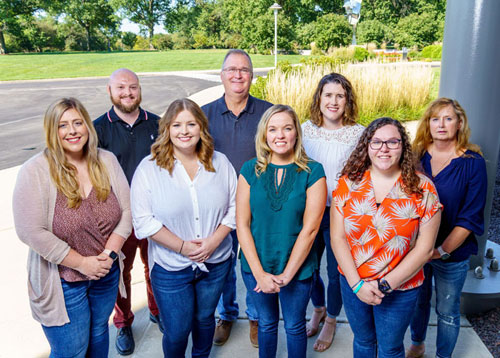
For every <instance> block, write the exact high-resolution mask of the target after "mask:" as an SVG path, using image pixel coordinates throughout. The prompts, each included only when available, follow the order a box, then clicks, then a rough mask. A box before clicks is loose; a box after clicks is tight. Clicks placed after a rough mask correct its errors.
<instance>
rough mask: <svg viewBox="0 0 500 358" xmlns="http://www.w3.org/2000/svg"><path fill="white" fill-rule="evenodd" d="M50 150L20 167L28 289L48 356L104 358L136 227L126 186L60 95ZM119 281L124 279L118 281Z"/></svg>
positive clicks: (50, 119)
mask: <svg viewBox="0 0 500 358" xmlns="http://www.w3.org/2000/svg"><path fill="white" fill-rule="evenodd" d="M44 130H45V140H46V145H47V148H45V150H44V151H43V152H42V153H40V154H37V155H35V156H34V157H33V158H31V159H30V160H28V161H27V162H26V163H25V164H24V165H23V166H22V168H21V170H20V171H19V175H18V178H17V182H16V187H15V190H14V198H13V209H14V222H15V227H16V232H17V234H18V236H19V238H20V239H21V241H23V242H24V243H26V244H27V245H28V246H29V247H30V250H29V257H28V291H29V296H30V304H31V309H32V314H33V317H34V318H35V320H37V321H38V322H40V323H41V324H42V328H43V331H44V333H45V335H46V337H47V339H48V341H49V344H50V347H51V355H50V356H51V357H55V358H57V357H107V354H108V346H109V334H108V319H109V316H110V314H111V312H112V310H113V306H114V302H115V299H116V295H117V292H118V289H119V288H120V293H122V295H124V294H125V293H124V290H123V287H122V283H121V277H120V276H121V275H120V267H119V266H121V262H122V258H121V257H120V256H122V255H120V253H121V251H120V250H121V247H122V245H123V243H124V241H125V238H127V237H128V236H129V234H130V232H131V229H132V225H131V214H130V200H129V187H128V183H127V179H126V178H125V175H124V174H123V172H122V169H121V168H120V165H119V164H118V161H117V159H116V158H115V156H114V155H113V154H112V153H110V152H107V151H104V150H99V149H97V135H96V132H95V130H94V127H93V126H92V122H91V121H90V118H89V115H88V113H87V111H86V110H85V108H84V107H83V105H82V104H81V103H80V102H79V101H78V100H76V99H74V98H63V99H60V100H58V101H56V102H54V103H53V104H52V105H50V106H49V108H48V109H47V112H46V113H45V118H44ZM119 282H120V284H119Z"/></svg>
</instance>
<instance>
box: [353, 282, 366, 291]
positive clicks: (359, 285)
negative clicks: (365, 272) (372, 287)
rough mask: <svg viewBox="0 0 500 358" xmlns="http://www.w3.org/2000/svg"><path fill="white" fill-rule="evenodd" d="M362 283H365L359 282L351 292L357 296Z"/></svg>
mask: <svg viewBox="0 0 500 358" xmlns="http://www.w3.org/2000/svg"><path fill="white" fill-rule="evenodd" d="M364 283H365V281H363V280H360V281H359V283H358V285H357V286H356V288H355V289H354V290H352V292H353V293H354V294H357V293H358V292H359V290H361V287H362V286H363V284H364Z"/></svg>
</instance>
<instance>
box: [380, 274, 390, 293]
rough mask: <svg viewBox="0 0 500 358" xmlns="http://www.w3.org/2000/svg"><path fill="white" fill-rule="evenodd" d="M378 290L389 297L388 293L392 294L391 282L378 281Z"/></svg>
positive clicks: (382, 279) (383, 279)
mask: <svg viewBox="0 0 500 358" xmlns="http://www.w3.org/2000/svg"><path fill="white" fill-rule="evenodd" d="M378 289H379V290H380V292H382V293H383V294H384V295H387V294H388V293H391V292H392V288H391V285H389V282H387V281H386V280H385V278H381V279H379V280H378Z"/></svg>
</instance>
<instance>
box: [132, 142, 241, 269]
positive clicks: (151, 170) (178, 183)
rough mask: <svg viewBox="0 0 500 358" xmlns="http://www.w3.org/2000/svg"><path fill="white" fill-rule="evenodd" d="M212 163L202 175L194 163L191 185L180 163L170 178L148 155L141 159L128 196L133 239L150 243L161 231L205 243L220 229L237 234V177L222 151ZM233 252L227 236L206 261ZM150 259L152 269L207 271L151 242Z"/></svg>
mask: <svg viewBox="0 0 500 358" xmlns="http://www.w3.org/2000/svg"><path fill="white" fill-rule="evenodd" d="M212 163H213V166H214V168H215V172H208V171H206V170H205V168H204V167H203V165H202V164H201V163H200V162H198V171H197V173H196V175H195V177H194V179H193V180H191V178H190V177H189V175H188V173H187V171H186V170H185V168H184V166H183V165H182V163H181V162H180V161H178V160H176V161H175V163H174V169H173V171H172V175H170V173H169V172H168V171H167V170H165V169H162V168H160V167H159V166H158V165H157V164H156V161H151V155H149V156H147V157H146V158H144V159H143V160H142V161H141V163H140V164H139V166H138V167H137V169H136V171H135V174H134V177H133V179H132V185H131V192H130V195H131V197H130V199H131V207H132V219H133V224H134V229H135V235H136V236H137V238H139V239H143V238H149V237H150V236H152V235H153V234H156V233H157V232H158V231H159V230H160V229H161V228H162V226H165V227H166V228H167V229H168V230H170V231H171V232H172V233H173V234H175V235H177V236H178V237H180V238H181V239H183V240H185V241H191V240H195V239H203V238H206V237H208V236H210V235H211V234H213V233H214V232H215V230H217V228H218V227H219V225H225V226H227V227H230V228H232V229H235V228H236V219H235V196H236V172H235V171H234V168H233V166H232V165H231V163H230V162H229V160H228V159H227V157H226V156H225V155H224V154H222V153H220V152H214V155H213V158H212ZM231 249H232V238H231V235H230V234H229V235H228V236H227V237H226V238H225V239H224V240H223V241H222V243H221V244H220V245H219V247H218V248H217V249H216V250H215V251H214V252H213V254H212V256H210V258H209V259H208V260H207V261H206V262H208V263H218V262H222V261H225V260H227V259H228V258H229V257H230V256H231V253H232V250H231ZM148 254H149V264H150V265H149V267H150V269H152V268H153V264H154V263H157V264H158V265H160V266H161V267H163V268H164V269H165V270H168V271H179V270H183V269H185V268H187V267H189V266H191V267H192V268H193V269H195V268H196V267H199V268H200V269H201V270H203V271H208V270H207V268H206V266H205V264H203V263H198V262H194V261H191V260H189V259H188V258H186V257H184V256H182V255H181V254H178V253H177V252H175V251H172V250H170V249H168V248H166V247H164V246H163V245H160V244H158V243H157V242H155V241H154V240H151V239H150V240H149V245H148Z"/></svg>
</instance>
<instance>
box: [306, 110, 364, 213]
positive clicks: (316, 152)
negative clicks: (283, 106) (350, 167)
mask: <svg viewBox="0 0 500 358" xmlns="http://www.w3.org/2000/svg"><path fill="white" fill-rule="evenodd" d="M364 130H365V127H363V126H362V125H360V124H355V125H353V126H344V127H341V128H339V129H325V128H322V127H318V126H316V125H315V124H314V123H312V122H311V121H310V120H309V121H307V122H305V123H303V124H302V132H303V137H304V138H303V143H304V149H305V150H306V153H307V155H308V156H309V157H310V158H311V159H313V160H315V161H317V162H320V163H321V164H322V165H323V168H324V169H325V174H326V184H327V186H328V198H327V201H326V205H327V206H330V205H331V202H332V192H333V191H334V190H335V188H336V187H337V181H338V180H339V176H340V172H341V171H342V169H343V168H344V165H345V163H346V161H347V159H348V158H349V156H350V155H351V153H352V151H353V150H354V148H356V144H358V140H359V138H360V137H361V134H362V133H363V131H364Z"/></svg>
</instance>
